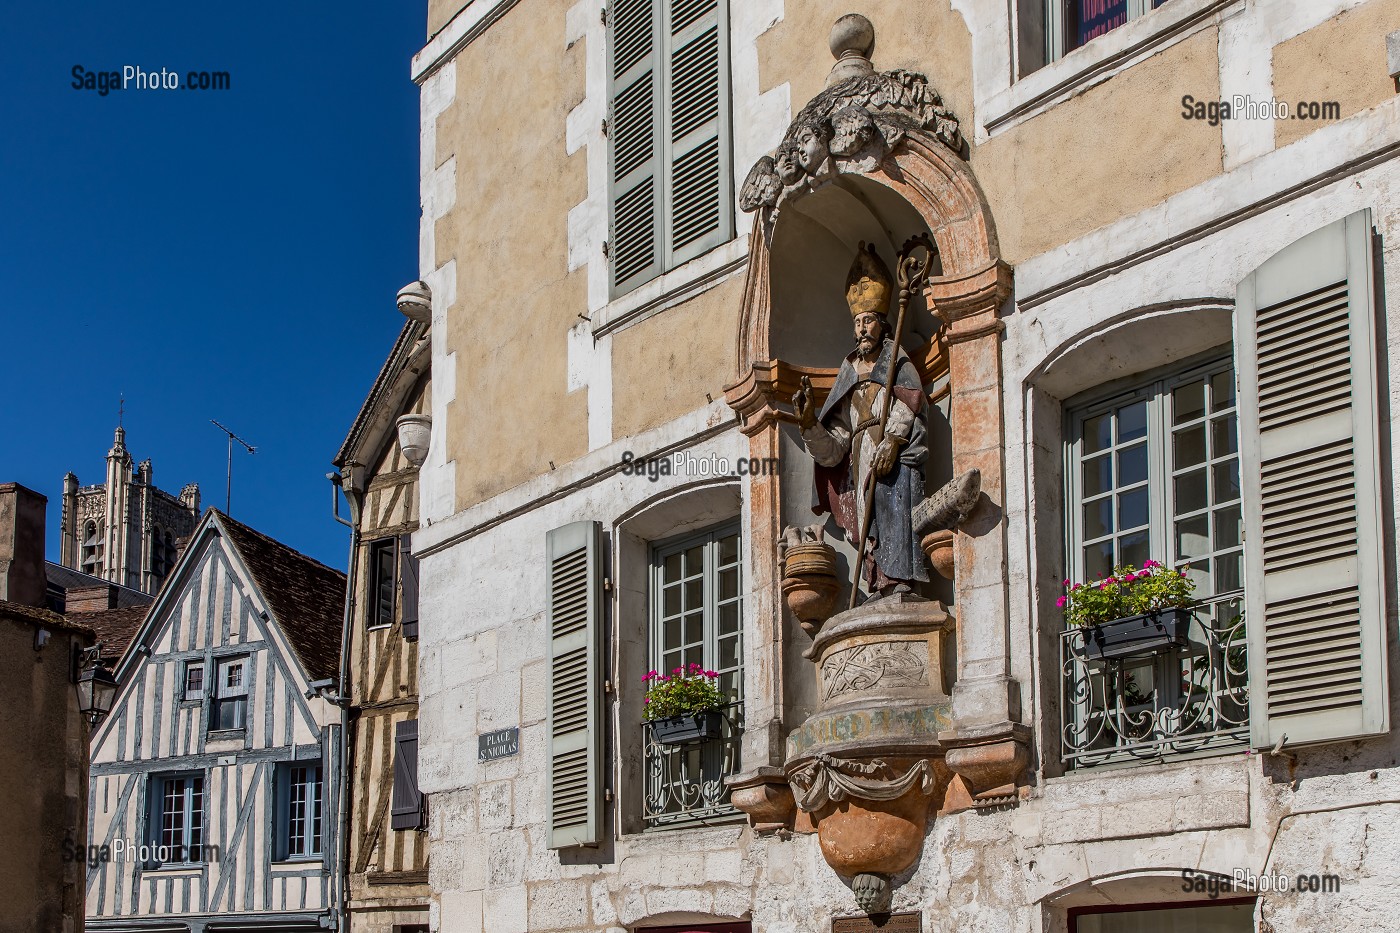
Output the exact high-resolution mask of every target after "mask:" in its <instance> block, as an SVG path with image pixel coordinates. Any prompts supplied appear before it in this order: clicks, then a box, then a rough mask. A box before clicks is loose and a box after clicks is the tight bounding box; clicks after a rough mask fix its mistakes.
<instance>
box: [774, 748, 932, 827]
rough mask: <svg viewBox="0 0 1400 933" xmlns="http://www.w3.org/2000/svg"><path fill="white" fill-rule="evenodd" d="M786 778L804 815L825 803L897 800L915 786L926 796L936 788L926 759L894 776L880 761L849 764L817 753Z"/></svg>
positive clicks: (888, 766) (848, 760) (887, 765)
mask: <svg viewBox="0 0 1400 933" xmlns="http://www.w3.org/2000/svg"><path fill="white" fill-rule="evenodd" d="M789 779H790V780H791V782H792V786H793V787H794V788H796V790H797V805H798V806H799V807H801V808H802V809H803V810H804V811H805V812H807V813H813V812H816V811H818V810H820V809H821V808H822V807H824V806H826V805H827V804H828V803H840V802H841V801H843V800H845V799H846V798H847V797H854V798H856V799H857V800H897V799H898V798H900V797H903V796H904V795H905V794H907V793H908V792H909V791H910V790H911V789H913V788H915V787H917V788H918V789H919V792H920V793H922V794H924V795H925V796H927V795H930V794H932V793H933V791H934V788H935V786H936V781H935V780H934V775H933V770H932V768H930V767H929V763H928V760H927V759H920V760H919V761H917V762H915V763H914V764H913V765H911V766H910V767H909V770H907V771H905V772H904V773H903V774H899V775H897V774H896V773H895V770H894V768H892V767H890V765H889V764H887V763H886V762H885V761H884V760H883V759H881V758H876V759H874V760H872V761H868V762H865V761H852V760H850V759H848V758H833V757H831V756H830V755H824V754H820V753H819V754H818V755H817V756H816V757H815V758H813V759H812V760H811V761H809V762H808V763H807V764H805V765H803V766H802V767H801V768H799V769H798V770H796V771H794V772H793V773H792V774H791V775H790V778H789Z"/></svg>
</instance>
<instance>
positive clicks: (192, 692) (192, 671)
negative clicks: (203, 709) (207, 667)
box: [182, 661, 204, 700]
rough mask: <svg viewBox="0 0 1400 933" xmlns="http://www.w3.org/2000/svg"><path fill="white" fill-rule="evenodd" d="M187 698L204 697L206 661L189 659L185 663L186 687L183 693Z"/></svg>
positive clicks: (199, 698)
mask: <svg viewBox="0 0 1400 933" xmlns="http://www.w3.org/2000/svg"><path fill="white" fill-rule="evenodd" d="M182 699H185V700H202V699H204V662H203V661H188V662H186V663H185V689H184V693H183V694H182Z"/></svg>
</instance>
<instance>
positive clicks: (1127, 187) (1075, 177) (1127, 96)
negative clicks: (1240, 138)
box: [971, 29, 1222, 265]
mask: <svg viewBox="0 0 1400 933" xmlns="http://www.w3.org/2000/svg"><path fill="white" fill-rule="evenodd" d="M1217 42H1218V36H1217V30H1215V29H1207V30H1204V31H1202V32H1199V33H1197V34H1196V35H1194V36H1192V37H1191V38H1189V39H1186V40H1184V41H1182V42H1180V43H1178V44H1176V45H1174V46H1172V47H1171V48H1169V49H1167V50H1166V51H1164V52H1161V53H1159V54H1157V55H1154V56H1153V57H1152V58H1150V59H1148V60H1147V61H1145V62H1143V63H1141V64H1140V65H1137V66H1136V67H1134V68H1131V69H1129V70H1128V71H1126V72H1124V73H1122V74H1120V75H1118V76H1116V77H1114V78H1112V79H1111V80H1109V81H1106V82H1104V83H1103V84H1101V85H1099V86H1098V87H1094V88H1091V89H1090V90H1088V91H1085V92H1084V93H1083V94H1080V95H1079V96H1077V97H1073V98H1070V99H1069V100H1067V101H1064V102H1063V103H1061V104H1059V105H1058V106H1056V107H1053V108H1051V109H1050V110H1048V111H1046V112H1045V113H1042V114H1040V115H1038V116H1036V117H1034V118H1033V119H1030V120H1027V121H1026V122H1024V123H1022V124H1020V125H1018V126H1015V127H1012V128H1011V129H1008V130H1007V131H1005V132H1003V133H1001V134H999V135H997V136H995V137H993V138H992V139H990V140H988V141H987V142H986V143H984V144H982V145H981V146H978V147H977V148H976V150H974V151H973V153H972V158H971V162H972V168H973V170H974V171H975V172H976V173H977V179H978V181H980V182H981V184H982V189H983V191H985V192H986V194H987V200H988V201H989V202H990V203H991V205H992V216H993V217H994V218H995V219H996V224H997V235H998V236H999V237H1000V238H1001V252H1002V258H1004V259H1006V260H1007V261H1008V262H1010V263H1012V264H1013V265H1014V264H1015V263H1017V262H1020V261H1021V260H1023V259H1027V258H1029V257H1031V256H1035V255H1037V254H1038V253H1042V252H1044V251H1046V250H1049V249H1053V248H1054V247H1056V246H1059V245H1061V244H1063V243H1067V242H1069V241H1070V240H1073V239H1075V238H1077V237H1080V236H1083V235H1084V234H1086V233H1088V232H1090V231H1091V230H1095V229H1098V228H1099V227H1102V226H1104V225H1105V224H1109V223H1112V222H1113V221H1115V220H1118V219H1119V218H1121V217H1123V216H1125V215H1127V214H1132V213H1135V212H1137V211H1140V210H1142V209H1144V208H1147V207H1151V206H1152V205H1154V204H1156V203H1157V202H1159V201H1161V200H1163V199H1164V198H1167V197H1169V196H1171V195H1173V194H1176V193H1177V192H1179V191H1184V190H1186V189H1187V188H1190V187H1192V186H1193V185H1197V184H1199V183H1201V182H1202V181H1205V180H1206V179H1207V178H1210V177H1212V176H1214V175H1218V174H1219V173H1220V172H1221V169H1222V161H1221V138H1220V127H1219V126H1218V125H1217V126H1210V125H1209V124H1208V123H1207V122H1206V121H1204V120H1185V119H1183V118H1182V116H1181V96H1182V95H1183V94H1186V93H1189V94H1191V95H1192V96H1193V97H1195V98H1196V99H1197V100H1205V101H1214V100H1219V98H1220V72H1219V65H1218V54H1217V51H1216V49H1217Z"/></svg>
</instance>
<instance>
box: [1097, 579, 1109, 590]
mask: <svg viewBox="0 0 1400 933" xmlns="http://www.w3.org/2000/svg"><path fill="white" fill-rule="evenodd" d="M1099 589H1101V590H1106V589H1108V581H1107V580H1105V581H1104V582H1102V583H1100V584H1099Z"/></svg>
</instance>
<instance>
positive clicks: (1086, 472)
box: [1080, 454, 1113, 498]
mask: <svg viewBox="0 0 1400 933" xmlns="http://www.w3.org/2000/svg"><path fill="white" fill-rule="evenodd" d="M1081 474H1082V476H1083V483H1084V488H1083V489H1082V490H1080V494H1081V495H1083V496H1085V497H1086V498H1087V497H1089V496H1097V495H1098V494H1099V493H1103V492H1107V491H1108V490H1109V489H1111V488H1112V487H1113V461H1111V460H1110V459H1109V458H1108V455H1106V454H1105V455H1103V456H1100V457H1092V458H1090V459H1088V460H1085V461H1084V464H1083V466H1082V468H1081Z"/></svg>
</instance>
